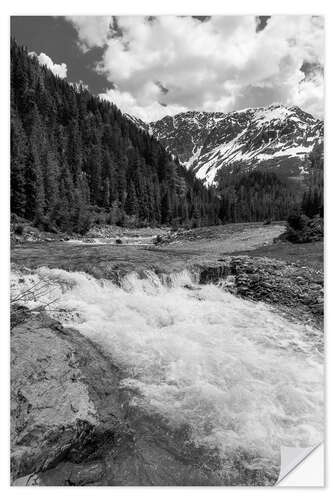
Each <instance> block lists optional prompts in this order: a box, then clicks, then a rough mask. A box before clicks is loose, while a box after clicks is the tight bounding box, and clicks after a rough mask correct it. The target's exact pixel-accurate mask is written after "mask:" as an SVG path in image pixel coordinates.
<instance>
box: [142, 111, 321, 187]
mask: <svg viewBox="0 0 333 500" xmlns="http://www.w3.org/2000/svg"><path fill="white" fill-rule="evenodd" d="M141 126H142V127H144V125H143V122H141ZM146 130H150V132H151V133H152V134H153V135H154V136H155V137H156V138H157V139H158V140H159V141H160V142H161V143H162V144H163V145H164V146H165V147H166V148H167V149H168V151H170V152H171V153H173V154H174V155H176V156H178V158H179V159H180V161H181V162H182V163H183V164H184V165H185V166H186V167H187V168H189V169H191V170H193V172H195V174H196V176H197V177H198V178H199V179H203V180H204V181H205V182H206V183H207V184H212V183H213V182H214V178H215V175H216V172H217V171H218V170H219V169H221V168H223V167H224V166H229V165H230V164H232V163H233V162H236V161H244V162H246V163H247V164H248V165H249V166H251V167H253V168H256V167H258V166H264V167H267V168H269V169H274V170H278V171H280V172H281V173H283V174H285V175H287V176H290V177H291V176H299V175H300V174H302V173H304V169H306V166H305V165H304V158H305V157H306V155H308V154H309V153H310V152H311V151H312V149H313V147H314V145H315V144H316V143H317V142H318V141H321V140H322V139H323V133H324V125H323V122H322V121H321V120H318V119H316V118H314V117H313V116H311V115H310V114H309V113H306V112H304V111H302V110H301V109H300V108H298V107H296V106H292V107H286V106H283V105H280V104H274V105H271V106H269V107H266V108H249V109H245V110H241V111H235V112H232V113H226V114H225V113H219V112H217V113H209V112H203V111H188V112H186V113H180V114H178V115H176V116H173V117H171V116H166V117H164V118H162V119H161V120H159V121H157V122H153V123H150V124H149V126H147V127H146Z"/></svg>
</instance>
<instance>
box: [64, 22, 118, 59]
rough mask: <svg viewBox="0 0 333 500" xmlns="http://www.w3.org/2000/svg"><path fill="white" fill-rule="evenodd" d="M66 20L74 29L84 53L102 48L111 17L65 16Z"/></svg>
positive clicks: (106, 37)
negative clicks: (95, 47) (94, 48)
mask: <svg viewBox="0 0 333 500" xmlns="http://www.w3.org/2000/svg"><path fill="white" fill-rule="evenodd" d="M66 19H67V20H68V21H70V22H72V24H73V25H74V27H75V28H76V30H77V32H78V34H79V39H80V47H81V48H82V50H83V51H84V52H85V51H86V50H88V49H89V48H91V47H94V46H98V47H102V46H103V45H104V44H105V43H106V41H107V39H108V34H109V27H110V23H111V22H112V17H111V16H66Z"/></svg>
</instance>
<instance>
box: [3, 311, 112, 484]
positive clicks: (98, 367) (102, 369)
mask: <svg viewBox="0 0 333 500" xmlns="http://www.w3.org/2000/svg"><path fill="white" fill-rule="evenodd" d="M114 372H115V370H112V369H111V368H110V362H109V361H108V360H106V358H104V357H103V355H102V354H101V353H100V352H98V350H97V349H96V348H95V347H94V346H93V345H92V344H91V343H90V342H89V341H88V340H87V339H85V338H84V337H82V336H81V335H80V334H78V333H77V332H75V331H74V330H69V329H65V328H62V327H61V325H60V324H59V323H57V322H55V321H53V320H51V319H50V318H48V317H47V316H45V315H43V314H38V315H34V314H30V315H27V316H26V317H25V318H24V319H23V321H21V322H20V323H19V324H17V325H14V326H13V328H12V331H11V448H12V450H11V476H12V480H13V481H15V479H17V478H18V477H21V476H26V475H27V474H32V473H40V472H42V471H45V470H47V469H50V468H52V467H55V466H56V465H57V464H58V463H59V462H61V461H63V460H65V459H69V460H72V461H74V462H75V461H76V462H77V461H79V462H80V461H83V460H86V459H88V458H89V459H91V457H96V456H98V455H100V454H101V451H102V450H103V447H105V446H112V442H113V439H114V434H115V433H116V432H119V429H120V428H121V422H120V416H121V414H122V409H121V405H120V402H119V398H117V389H116V388H117V384H118V378H117V376H116V375H115V374H114ZM113 388H114V389H115V390H114V391H112V389H113Z"/></svg>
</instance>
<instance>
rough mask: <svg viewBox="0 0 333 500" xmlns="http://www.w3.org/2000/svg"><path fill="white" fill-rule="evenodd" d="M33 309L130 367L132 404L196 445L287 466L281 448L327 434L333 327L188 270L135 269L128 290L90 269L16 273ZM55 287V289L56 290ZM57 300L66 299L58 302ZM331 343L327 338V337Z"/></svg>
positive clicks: (127, 381) (262, 464)
mask: <svg viewBox="0 0 333 500" xmlns="http://www.w3.org/2000/svg"><path fill="white" fill-rule="evenodd" d="M36 283H39V285H38V286H40V285H41V284H42V285H43V284H45V285H46V287H45V289H43V290H44V292H43V293H42V294H38V293H36V290H38V287H35V288H34V289H32V291H31V292H29V293H28V294H27V295H25V297H24V304H25V305H27V306H28V307H31V308H34V307H36V306H39V305H42V304H46V303H50V302H52V303H51V304H50V305H49V307H48V310H49V314H50V315H52V316H53V317H55V318H56V319H58V320H60V321H61V322H62V323H63V324H64V325H65V326H70V327H74V328H76V329H78V330H79V331H80V332H81V333H82V334H83V335H85V336H87V337H88V338H89V339H91V340H93V341H94V342H96V343H97V344H99V345H100V346H102V347H103V349H104V350H105V351H106V352H108V353H109V355H110V357H111V358H112V360H113V361H114V362H115V363H116V364H117V365H118V366H119V367H120V368H121V369H122V373H124V377H123V379H122V387H124V388H125V389H130V390H133V391H132V394H133V396H132V399H131V405H132V406H133V407H140V410H144V411H145V412H146V413H147V414H158V415H160V416H161V417H163V419H165V420H166V421H167V422H168V425H169V426H170V427H171V428H173V429H177V428H180V427H181V426H183V425H186V426H188V428H189V429H190V434H191V441H192V443H193V445H194V446H204V447H206V448H207V449H218V452H219V454H220V456H221V459H222V460H225V459H228V458H230V457H233V456H236V455H239V454H243V455H245V456H248V457H252V458H249V463H248V468H249V469H251V467H252V468H255V469H260V468H268V469H270V468H274V467H275V468H276V467H278V465H279V460H280V447H281V445H284V446H301V447H306V446H311V445H314V444H317V443H319V442H320V441H322V439H323V415H324V410H323V354H322V353H321V352H320V351H319V350H318V343H320V339H321V338H322V332H320V331H318V330H316V329H313V328H311V327H309V326H304V325H301V324H293V323H291V322H289V321H288V320H287V319H285V318H283V317H282V316H280V315H279V314H277V313H276V312H275V311H274V310H273V309H272V308H270V307H269V306H267V305H265V304H263V303H254V302H250V301H246V300H244V299H241V298H238V297H235V296H234V295H232V294H230V293H228V292H227V291H225V290H224V289H223V287H221V286H216V285H203V286H198V285H197V283H196V279H195V276H192V275H190V274H189V273H188V272H186V271H184V272H182V273H179V274H175V275H171V276H168V277H166V276H164V277H163V276H162V277H159V276H157V275H155V274H154V273H148V272H147V274H146V277H145V278H141V279H140V278H139V277H138V276H137V275H135V274H130V275H127V276H126V278H125V279H124V280H123V283H122V287H118V286H116V285H114V284H113V283H112V282H110V281H108V280H96V279H95V278H93V277H91V276H89V275H87V274H84V273H79V272H72V273H71V272H66V271H63V270H59V269H48V268H40V269H38V270H36V271H34V273H33V274H20V273H14V275H13V280H12V293H13V295H14V296H15V295H16V296H17V295H19V294H20V293H22V292H23V291H24V290H27V289H28V288H29V287H31V286H32V285H33V284H36ZM45 290H46V291H45ZM53 301H55V302H53ZM318 340H319V342H318Z"/></svg>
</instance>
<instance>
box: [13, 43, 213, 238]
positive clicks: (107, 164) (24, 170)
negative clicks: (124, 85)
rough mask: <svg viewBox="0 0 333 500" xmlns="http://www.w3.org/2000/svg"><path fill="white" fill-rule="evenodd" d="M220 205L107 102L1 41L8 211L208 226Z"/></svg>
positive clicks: (47, 219)
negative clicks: (7, 98) (5, 53)
mask: <svg viewBox="0 0 333 500" xmlns="http://www.w3.org/2000/svg"><path fill="white" fill-rule="evenodd" d="M219 206H220V202H219V200H218V198H216V196H215V195H214V192H213V191H212V190H208V189H206V188H205V187H203V185H202V183H201V182H200V181H199V180H197V179H196V178H195V177H194V174H193V173H191V172H188V171H186V169H185V167H183V166H181V165H180V163H179V162H178V160H177V159H176V160H175V159H173V157H172V156H171V155H170V153H168V152H167V151H166V150H165V149H164V147H163V146H162V145H161V144H160V143H159V142H158V141H157V140H156V139H155V138H153V137H151V136H150V135H149V134H148V133H146V132H145V131H144V130H142V129H140V128H138V127H137V126H136V125H135V124H134V123H132V122H131V121H130V120H129V119H128V118H126V117H125V116H124V115H123V114H122V113H121V112H120V111H119V110H118V109H117V108H116V106H114V105H113V104H111V103H109V102H106V101H102V100H101V99H99V98H98V97H94V96H92V95H91V94H90V93H89V92H88V91H87V90H85V89H83V88H82V87H77V86H75V85H71V84H69V83H68V82H67V81H65V80H62V79H60V78H58V77H56V76H54V75H53V73H52V72H51V71H50V70H48V69H47V68H46V67H45V66H40V65H39V63H38V61H37V59H36V58H35V57H34V56H31V55H29V54H28V52H27V50H26V48H23V47H21V46H19V45H18V44H17V43H16V42H15V41H12V43H11V210H12V212H13V213H15V214H17V215H19V216H22V217H25V218H27V219H29V220H31V221H33V222H34V223H35V224H37V225H41V226H43V227H46V228H55V229H56V228H60V229H62V230H70V231H71V230H74V231H79V232H84V231H85V230H86V229H87V228H88V227H89V225H90V224H91V222H92V220H93V219H95V220H96V214H98V213H102V214H103V216H104V219H105V220H106V221H107V222H109V223H116V224H122V225H128V224H134V225H139V224H159V223H166V224H170V223H173V224H176V225H178V224H182V223H189V222H190V223H196V224H202V223H204V224H214V223H217V222H218V220H219V219H218V214H219Z"/></svg>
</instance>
